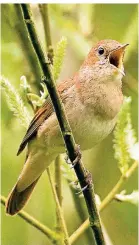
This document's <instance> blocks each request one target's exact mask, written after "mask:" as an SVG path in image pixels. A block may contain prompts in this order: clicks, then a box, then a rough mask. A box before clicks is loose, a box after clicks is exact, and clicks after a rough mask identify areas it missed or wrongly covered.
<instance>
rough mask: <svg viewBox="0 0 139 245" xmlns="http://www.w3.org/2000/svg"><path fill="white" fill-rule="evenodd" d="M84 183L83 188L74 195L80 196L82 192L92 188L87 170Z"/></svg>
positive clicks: (90, 177) (90, 176)
mask: <svg viewBox="0 0 139 245" xmlns="http://www.w3.org/2000/svg"><path fill="white" fill-rule="evenodd" d="M84 183H85V186H84V187H82V188H81V190H80V191H79V192H78V193H76V194H80V193H82V192H84V191H85V190H86V189H89V188H92V175H91V173H90V172H89V171H88V170H86V176H85V179H84Z"/></svg>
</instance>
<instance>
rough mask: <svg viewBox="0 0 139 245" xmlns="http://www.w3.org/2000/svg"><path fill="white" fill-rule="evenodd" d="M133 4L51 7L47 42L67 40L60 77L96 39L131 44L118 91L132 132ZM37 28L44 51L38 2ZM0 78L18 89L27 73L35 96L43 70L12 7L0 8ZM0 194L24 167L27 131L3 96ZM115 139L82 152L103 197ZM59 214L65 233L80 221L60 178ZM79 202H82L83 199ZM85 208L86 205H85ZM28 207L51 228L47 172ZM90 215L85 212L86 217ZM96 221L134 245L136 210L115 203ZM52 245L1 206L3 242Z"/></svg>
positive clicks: (116, 241) (86, 238)
mask: <svg viewBox="0 0 139 245" xmlns="http://www.w3.org/2000/svg"><path fill="white" fill-rule="evenodd" d="M137 8H138V6H137V5H136V4H51V5H50V6H49V10H50V12H49V16H50V25H51V31H52V41H53V46H54V47H55V45H56V43H57V42H58V41H59V40H60V38H61V36H66V37H67V39H68V47H67V51H66V56H65V59H64V64H63V67H62V72H61V75H60V79H59V80H62V79H65V78H67V77H69V76H72V75H73V74H74V72H76V71H77V70H78V69H79V67H80V65H81V63H82V61H83V59H84V57H85V56H86V55H87V53H88V51H89V49H90V48H91V47H92V45H93V44H95V43H96V42H97V41H98V40H101V39H115V40H117V41H119V42H122V43H130V46H129V47H128V49H127V52H126V56H125V62H124V64H125V71H126V77H124V79H123V92H124V94H125V95H127V96H128V95H130V96H131V97H132V109H131V113H132V123H133V126H134V128H135V130H136V132H137V124H138V122H137V79H138V40H137V37H138V35H137V31H138V26H137V22H138V10H137ZM32 10H33V17H34V20H35V23H36V26H37V31H38V34H39V37H40V40H41V41H42V44H43V46H44V49H45V50H46V47H45V37H44V31H43V25H42V21H41V17H40V13H39V10H38V7H37V5H35V4H33V5H32ZM1 14H2V16H1V34H2V40H1V43H2V74H3V75H4V76H5V77H6V78H8V79H9V81H10V82H11V83H12V84H13V85H14V86H15V87H16V88H17V89H19V84H20V77H21V76H22V75H25V76H26V77H27V80H28V82H29V83H30V84H31V85H32V88H33V89H34V91H35V92H37V93H38V91H39V82H40V69H39V67H38V64H37V63H36V60H35V54H34V51H33V49H32V47H31V46H30V45H29V42H28V37H27V36H26V34H25V27H24V26H21V24H20V16H19V13H18V11H17V10H15V7H14V5H13V4H2V5H1ZM1 97H2V108H1V113H2V118H1V128H2V165H1V172H2V195H5V196H7V195H8V193H9V191H10V190H11V188H12V187H13V185H14V184H15V181H16V179H17V176H18V174H19V172H20V170H21V168H22V166H23V163H24V159H25V152H24V153H23V154H21V155H20V156H19V157H16V152H17V149H18V146H19V144H20V142H21V140H22V137H23V136H24V134H25V129H24V128H22V127H21V125H20V124H19V122H18V120H17V119H16V118H15V117H14V116H13V114H12V113H11V112H10V110H9V108H8V106H7V103H6V99H5V96H4V93H2V96H1ZM112 139H113V134H111V135H110V136H109V137H107V139H105V140H104V141H103V142H102V143H101V144H100V145H98V146H97V147H95V149H93V150H90V151H88V152H85V153H84V154H83V158H84V163H85V164H86V167H87V168H88V169H89V170H90V172H91V173H93V179H94V184H95V191H96V193H97V194H98V195H99V196H100V198H101V199H103V198H104V197H105V196H106V195H107V193H108V192H109V191H110V190H111V188H112V187H113V186H114V185H115V183H116V182H117V181H118V179H119V177H120V171H119V169H118V166H117V162H116V160H115V159H114V152H113V146H112ZM137 182H138V180H137V172H136V173H134V175H133V176H132V177H131V178H130V179H129V180H128V182H126V184H125V185H124V186H123V189H126V190H127V193H130V192H132V190H133V189H137ZM62 187H63V209H64V215H65V219H66V223H67V226H68V231H69V234H72V232H73V231H74V230H75V229H77V228H78V227H79V225H80V224H81V223H82V221H81V217H79V216H78V213H77V211H76V209H75V205H74V202H73V198H72V195H71V192H70V189H69V186H68V184H67V182H66V181H65V179H64V177H63V180H62ZM81 202H83V200H82V199H81ZM83 204H84V202H83ZM25 210H26V211H28V212H29V213H30V214H32V215H34V216H35V217H36V218H38V219H39V220H40V221H42V222H43V223H44V224H46V225H47V226H49V227H51V228H54V226H55V204H54V201H53V196H52V192H51V188H50V184H49V181H48V177H47V174H46V173H44V175H43V177H42V178H41V180H40V181H39V183H38V185H37V187H36V189H35V191H34V193H33V195H32V198H31V199H30V201H29V203H28V204H27V206H26V207H25ZM85 216H86V217H87V214H86V213H85ZM101 217H102V220H103V223H104V224H105V227H106V229H107V232H108V234H109V236H110V238H111V240H112V242H113V243H112V244H113V245H137V207H136V206H134V205H132V204H128V203H117V202H116V201H113V202H112V203H111V204H110V205H109V206H108V207H107V208H106V209H105V210H104V211H103V212H102V213H101ZM90 237H91V232H90V231H88V232H86V233H84V234H83V235H82V236H81V237H80V239H78V240H77V241H76V242H75V245H93V244H92V242H91V240H90ZM19 244H20V245H37V244H38V245H46V244H47V245H50V244H51V242H49V240H48V239H47V238H46V237H45V236H44V235H43V234H41V233H40V232H39V231H37V230H36V229H35V228H33V227H31V226H30V225H28V224H26V222H25V221H23V220H22V219H21V218H20V217H18V216H16V217H8V216H6V215H5V210H4V207H3V206H2V245H19Z"/></svg>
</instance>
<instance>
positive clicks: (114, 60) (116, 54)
mask: <svg viewBox="0 0 139 245" xmlns="http://www.w3.org/2000/svg"><path fill="white" fill-rule="evenodd" d="M128 45H129V44H128V43H126V44H123V45H121V46H120V47H118V48H116V49H114V50H112V51H111V53H110V55H109V61H110V64H112V65H114V66H115V67H116V68H118V70H119V71H120V72H121V73H122V74H123V75H125V73H124V68H123V57H124V51H125V48H126V47H127V46H128Z"/></svg>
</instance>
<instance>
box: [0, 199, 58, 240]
mask: <svg viewBox="0 0 139 245" xmlns="http://www.w3.org/2000/svg"><path fill="white" fill-rule="evenodd" d="M0 199H1V203H2V204H3V205H4V206H5V203H6V198H5V197H4V196H0ZM17 215H18V216H20V217H21V218H22V219H24V220H25V221H26V222H27V223H29V224H30V225H32V226H34V227H35V228H36V229H37V230H39V231H41V232H42V233H44V234H45V235H46V236H47V237H48V238H49V239H50V240H51V241H57V240H59V239H60V236H59V234H57V233H56V232H54V231H52V230H51V229H49V228H48V227H47V226H45V225H43V224H42V223H40V222H39V221H38V220H37V219H35V218H34V217H32V216H31V215H29V214H28V213H27V212H25V211H20V212H19V213H18V214H17Z"/></svg>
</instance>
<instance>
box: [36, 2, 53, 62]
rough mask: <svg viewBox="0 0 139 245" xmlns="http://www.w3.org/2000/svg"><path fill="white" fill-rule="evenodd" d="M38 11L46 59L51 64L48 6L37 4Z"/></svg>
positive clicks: (51, 50) (51, 49)
mask: <svg viewBox="0 0 139 245" xmlns="http://www.w3.org/2000/svg"><path fill="white" fill-rule="evenodd" d="M39 9H40V13H41V17H42V22H43V27H44V33H45V40H46V46H47V53H48V58H49V59H50V61H51V63H52V64H53V55H54V52H53V47H52V38H51V31H50V22H49V8H48V4H39Z"/></svg>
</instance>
